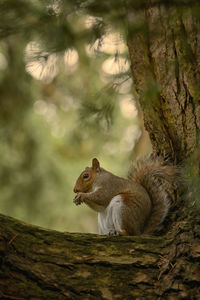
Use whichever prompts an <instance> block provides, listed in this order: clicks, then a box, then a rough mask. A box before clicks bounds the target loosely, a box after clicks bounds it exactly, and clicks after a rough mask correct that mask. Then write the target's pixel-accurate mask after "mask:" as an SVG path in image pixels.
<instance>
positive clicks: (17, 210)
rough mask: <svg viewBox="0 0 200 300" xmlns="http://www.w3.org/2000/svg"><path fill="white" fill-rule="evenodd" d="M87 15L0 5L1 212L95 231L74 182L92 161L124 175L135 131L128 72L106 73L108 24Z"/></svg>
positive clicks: (59, 6)
mask: <svg viewBox="0 0 200 300" xmlns="http://www.w3.org/2000/svg"><path fill="white" fill-rule="evenodd" d="M68 2H69V1H68ZM79 4H80V10H79V11H77V5H79ZM85 4H87V2H85ZM85 9H86V8H85V7H84V2H82V3H79V1H75V2H73V3H67V4H66V2H64V1H63V2H62V1H35V0H34V1H25V0H20V1H17V2H16V1H13V0H7V1H1V2H0V38H1V41H0V71H1V73H0V98H1V101H0V128H1V130H0V137H1V139H0V153H1V161H0V188H1V195H0V211H1V212H2V213H5V214H8V215H11V216H14V217H17V218H20V219H22V220H24V221H27V222H30V223H33V224H37V225H41V226H45V227H50V228H55V229H60V230H69V231H86V232H88V231H89V232H95V231H97V224H96V214H95V213H94V212H92V211H91V210H90V209H89V208H87V207H85V206H82V207H78V208H77V207H75V205H74V204H73V202H72V200H73V197H74V194H73V186H74V183H75V180H76V178H77V176H78V175H79V173H80V172H81V171H82V169H83V168H85V166H86V165H90V164H91V159H92V157H95V156H97V157H98V158H99V159H100V161H101V163H102V165H103V166H104V167H105V168H107V169H110V170H112V171H113V172H115V173H117V174H119V175H126V170H127V169H128V160H129V156H130V154H131V150H132V149H133V145H134V140H135V139H136V137H134V134H135V133H134V132H136V133H137V131H138V126H137V122H136V120H134V117H133V116H132V117H127V116H125V115H124V114H123V113H122V110H121V108H120V105H121V103H122V102H123V99H124V98H126V97H129V98H130V94H129V93H130V88H131V85H130V79H129V78H130V75H129V74H128V73H127V71H122V72H121V74H120V72H118V73H117V74H116V75H114V74H106V73H105V72H104V71H103V69H102V64H103V63H104V61H106V60H107V59H109V58H110V57H114V54H115V53H114V54H113V53H109V52H106V51H103V50H102V45H103V43H104V41H103V39H104V36H105V32H106V31H107V30H108V27H107V26H106V25H105V24H104V22H103V20H102V19H100V18H99V19H98V18H97V19H94V18H92V22H91V24H89V27H88V26H85V23H86V21H87V18H88V15H85ZM120 42H121V38H120ZM69 49H70V50H69ZM67 51H69V52H67ZM70 51H71V52H70ZM70 53H71V54H73V55H74V62H73V61H70V58H69V57H70V55H71V54H70ZM68 54H70V55H69V57H68V56H67V55H68ZM118 57H123V58H126V57H127V51H126V50H125V51H123V53H121V54H120V55H119V53H116V55H115V58H114V62H115V61H116V62H118ZM119 69H120V67H119ZM127 130H129V131H127Z"/></svg>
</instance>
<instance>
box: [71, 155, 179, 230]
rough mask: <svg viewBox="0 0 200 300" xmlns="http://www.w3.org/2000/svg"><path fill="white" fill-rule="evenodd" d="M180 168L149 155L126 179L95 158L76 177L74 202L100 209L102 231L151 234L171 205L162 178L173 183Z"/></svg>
mask: <svg viewBox="0 0 200 300" xmlns="http://www.w3.org/2000/svg"><path fill="white" fill-rule="evenodd" d="M177 170H178V169H177V167H175V166H172V165H163V164H162V163H161V161H160V159H148V160H144V161H140V162H139V163H138V164H137V165H136V167H135V168H134V169H132V170H131V171H130V174H129V177H128V179H125V178H121V177H118V176H115V175H114V174H112V173H110V172H108V171H106V170H104V169H103V168H101V167H100V164H99V161H98V160H97V159H96V158H93V160H92V167H86V169H85V170H84V171H83V172H82V173H81V174H80V176H79V177H78V179H77V181H76V184H75V187H74V192H75V193H76V196H75V198H74V203H75V204H76V205H79V204H81V203H83V202H84V203H86V204H87V205H88V206H89V207H91V208H92V209H94V210H95V211H97V212H98V227H99V234H105V235H141V234H151V233H153V232H154V231H155V230H156V229H157V228H158V226H159V224H161V223H162V222H163V220H164V218H165V217H166V215H167V213H168V210H169V206H170V203H169V199H168V193H167V191H166V190H165V188H164V186H163V184H162V179H164V180H166V181H168V182H169V184H171V185H173V184H174V182H175V181H176V177H177V174H178V171H177ZM160 179H161V181H160Z"/></svg>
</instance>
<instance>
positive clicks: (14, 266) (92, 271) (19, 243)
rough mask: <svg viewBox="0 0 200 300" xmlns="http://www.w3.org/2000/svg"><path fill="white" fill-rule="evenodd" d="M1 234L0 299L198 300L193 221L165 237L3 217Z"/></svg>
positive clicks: (198, 227) (198, 230)
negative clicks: (66, 229)
mask: <svg viewBox="0 0 200 300" xmlns="http://www.w3.org/2000/svg"><path fill="white" fill-rule="evenodd" d="M194 219H195V217H194V216H193V220H194ZM191 220H192V218H191ZM195 220H198V219H197V218H196V219H195ZM194 223H195V226H194ZM0 229H1V235H0V255H1V260H0V263H1V268H0V297H1V299H45V300H46V299H183V298H184V299H199V298H200V268H199V259H200V246H199V242H200V241H199V238H200V222H199V221H197V222H194V221H191V222H190V223H189V222H188V223H186V222H185V221H184V220H182V221H179V222H178V223H177V224H176V226H175V227H173V228H172V230H171V231H169V232H168V234H167V235H166V236H165V237H153V236H151V237H148V236H144V237H125V236H124V237H108V236H98V235H94V234H79V233H75V234H70V233H61V232H57V231H51V230H46V229H42V228H39V227H36V226H31V225H27V224H24V223H22V222H19V221H17V220H15V219H12V218H9V217H5V216H3V215H0Z"/></svg>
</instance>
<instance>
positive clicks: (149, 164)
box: [129, 158, 179, 233]
mask: <svg viewBox="0 0 200 300" xmlns="http://www.w3.org/2000/svg"><path fill="white" fill-rule="evenodd" d="M178 174H179V169H178V168H177V167H176V166H173V165H164V164H163V163H162V161H161V159H159V158H157V159H147V160H143V161H139V162H138V163H137V164H136V166H135V167H133V168H132V169H131V171H130V172H129V179H132V180H134V181H136V182H138V183H139V184H141V185H142V186H143V187H144V188H145V190H146V191H147V193H148V194H149V196H150V198H151V201H152V213H151V216H150V219H149V220H148V222H147V224H146V226H145V228H144V233H152V232H153V231H155V229H156V228H157V227H158V225H159V224H161V223H162V221H163V220H164V218H165V217H166V215H167V213H168V210H169V207H170V200H169V194H168V192H167V188H166V187H165V185H164V183H163V180H166V181H167V182H168V183H169V184H170V185H171V186H173V185H175V184H176V179H177V177H178Z"/></svg>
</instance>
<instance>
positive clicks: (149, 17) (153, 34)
mask: <svg viewBox="0 0 200 300" xmlns="http://www.w3.org/2000/svg"><path fill="white" fill-rule="evenodd" d="M148 2H150V1H148ZM192 9H193V10H194V7H190V8H189V7H187V10H186V9H185V10H180V8H179V7H178V8H177V9H176V8H175V7H173V8H170V7H166V6H165V7H164V6H161V5H160V6H159V5H158V7H153V8H152V7H151V6H149V7H147V8H146V10H145V11H143V12H140V14H138V16H137V18H136V17H135V16H133V17H131V16H130V17H129V37H128V47H129V52H130V58H131V70H132V76H133V81H134V86H135V89H136V91H137V93H138V95H139V99H140V104H141V107H142V110H143V113H144V124H145V128H146V130H147V131H148V132H149V135H150V139H151V142H152V146H153V150H154V153H155V154H156V155H161V156H165V155H170V156H171V158H172V159H173V160H174V161H175V162H180V161H183V160H184V159H185V158H187V157H189V156H190V155H191V154H192V153H193V152H194V150H195V148H196V146H197V138H198V135H199V129H200V88H199V84H200V32H199V22H198V20H196V19H195V17H194V11H192ZM135 19H136V20H137V22H138V20H139V22H140V23H141V24H142V25H141V26H143V27H142V31H141V32H138V33H137V34H136V33H135V31H134V33H133V32H132V28H135V27H134V22H135Z"/></svg>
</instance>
